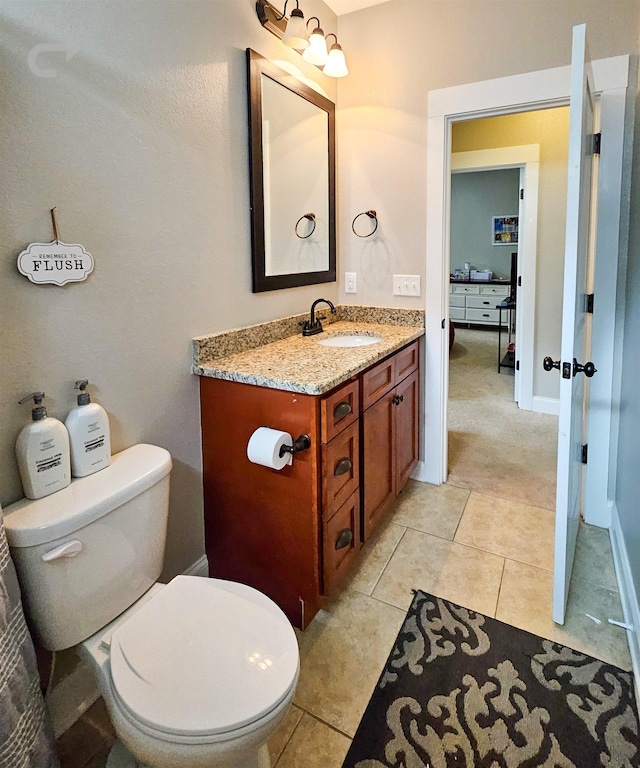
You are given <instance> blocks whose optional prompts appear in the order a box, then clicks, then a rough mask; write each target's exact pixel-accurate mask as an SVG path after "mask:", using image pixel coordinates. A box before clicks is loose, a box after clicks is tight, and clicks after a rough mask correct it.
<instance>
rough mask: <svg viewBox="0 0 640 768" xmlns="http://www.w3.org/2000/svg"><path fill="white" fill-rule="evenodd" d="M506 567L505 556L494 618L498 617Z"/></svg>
mask: <svg viewBox="0 0 640 768" xmlns="http://www.w3.org/2000/svg"><path fill="white" fill-rule="evenodd" d="M506 568H507V558H506V557H505V559H504V560H503V562H502V573H501V574H500V584H499V586H498V594H497V596H496V609H495V611H494V612H493V618H494V619H497V618H498V604H499V603H500V593H501V592H502V582H503V581H504V572H505V570H506Z"/></svg>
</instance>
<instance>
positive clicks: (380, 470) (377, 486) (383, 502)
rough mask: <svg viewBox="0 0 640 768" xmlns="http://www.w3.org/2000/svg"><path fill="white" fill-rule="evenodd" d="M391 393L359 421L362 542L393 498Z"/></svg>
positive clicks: (393, 466) (393, 470)
mask: <svg viewBox="0 0 640 768" xmlns="http://www.w3.org/2000/svg"><path fill="white" fill-rule="evenodd" d="M393 397H394V393H393V392H388V393H387V394H386V395H384V396H383V397H381V398H380V400H378V402H377V403H374V404H373V405H372V406H371V407H370V408H368V409H367V410H366V411H365V412H364V413H363V414H362V416H361V421H362V456H363V460H362V466H363V474H362V485H363V488H364V496H363V499H364V501H363V525H362V540H363V541H366V540H367V538H368V537H369V535H370V533H371V531H372V530H373V528H374V527H375V526H376V524H377V523H378V521H379V520H380V519H381V518H382V517H383V512H384V510H385V509H386V507H387V505H388V504H389V503H390V502H391V501H392V500H393V498H394V497H395V484H394V474H395V465H394V457H393V449H394V411H395V410H396V406H395V405H394V404H393Z"/></svg>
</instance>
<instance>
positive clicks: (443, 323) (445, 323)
mask: <svg viewBox="0 0 640 768" xmlns="http://www.w3.org/2000/svg"><path fill="white" fill-rule="evenodd" d="M446 325H447V321H446V319H445V318H444V317H443V318H442V330H443V331H444V329H445V326H446Z"/></svg>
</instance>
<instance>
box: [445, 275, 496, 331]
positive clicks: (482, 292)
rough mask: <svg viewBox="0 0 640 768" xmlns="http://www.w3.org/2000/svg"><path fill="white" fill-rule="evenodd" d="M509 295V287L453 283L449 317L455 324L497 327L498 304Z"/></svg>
mask: <svg viewBox="0 0 640 768" xmlns="http://www.w3.org/2000/svg"><path fill="white" fill-rule="evenodd" d="M508 295H509V285H495V284H492V283H490V284H484V285H481V284H479V283H451V284H450V285H449V317H450V318H451V320H453V322H454V323H468V324H470V325H495V326H497V325H498V323H499V315H500V312H499V310H497V309H496V304H498V302H500V301H502V300H503V299H505V298H506V297H507V296H508Z"/></svg>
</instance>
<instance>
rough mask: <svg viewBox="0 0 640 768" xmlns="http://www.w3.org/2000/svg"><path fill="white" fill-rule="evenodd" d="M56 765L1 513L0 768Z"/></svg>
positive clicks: (57, 764) (56, 767) (35, 767)
mask: <svg viewBox="0 0 640 768" xmlns="http://www.w3.org/2000/svg"><path fill="white" fill-rule="evenodd" d="M59 765H60V764H59V762H58V758H57V757H56V754H55V741H54V738H53V732H52V730H51V726H50V723H49V717H48V714H47V711H46V709H45V704H44V700H43V698H42V693H41V692H40V683H39V678H38V670H37V667H36V657H35V651H34V648H33V643H32V641H31V636H30V635H29V632H28V630H27V625H26V623H25V620H24V614H23V612H22V603H21V601H20V588H19V586H18V580H17V578H16V573H15V568H14V565H13V561H12V560H11V557H10V555H9V547H8V545H7V537H6V534H5V531H4V526H3V525H2V511H0V766H2V768H59Z"/></svg>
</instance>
